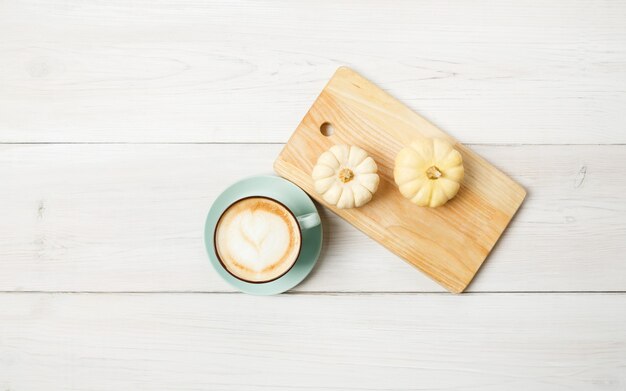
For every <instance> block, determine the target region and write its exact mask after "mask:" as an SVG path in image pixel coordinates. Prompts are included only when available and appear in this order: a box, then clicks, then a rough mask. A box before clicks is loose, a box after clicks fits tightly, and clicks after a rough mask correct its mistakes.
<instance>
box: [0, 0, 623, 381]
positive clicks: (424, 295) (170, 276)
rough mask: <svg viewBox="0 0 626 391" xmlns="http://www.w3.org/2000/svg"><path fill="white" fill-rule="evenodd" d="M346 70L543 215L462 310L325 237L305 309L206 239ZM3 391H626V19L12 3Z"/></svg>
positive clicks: (369, 6) (236, 5) (494, 7)
mask: <svg viewBox="0 0 626 391" xmlns="http://www.w3.org/2000/svg"><path fill="white" fill-rule="evenodd" d="M340 65H349V66H351V67H353V68H355V69H356V70H357V71H359V72H361V73H362V74H364V75H365V76H366V77H368V78H370V79H371V80H373V81H374V82H375V83H377V84H378V85H380V86H381V87H383V88H384V89H386V90H388V91H389V92H390V93H391V94H392V95H394V96H396V97H397V98H399V99H400V100H402V101H403V102H405V103H406V104H408V105H409V106H410V107H411V108H413V109H415V110H417V111H418V112H420V113H421V114H422V115H424V116H426V117H427V118H429V119H430V120H432V121H433V122H435V123H436V124H437V125H438V126H440V127H441V128H442V129H445V130H446V131H447V132H449V133H450V134H451V135H453V136H454V137H456V138H458V139H459V140H461V141H463V142H465V143H467V144H469V145H470V146H471V147H472V148H473V149H475V150H476V151H477V152H478V153H480V154H481V155H483V156H484V157H485V158H487V159H488V160H489V161H491V162H492V163H493V164H494V165H496V166H497V167H499V168H501V169H502V170H504V171H505V172H506V173H508V174H509V175H511V176H512V177H514V178H515V179H516V180H518V181H519V182H520V183H521V184H522V185H523V186H524V187H526V189H527V190H528V193H529V194H528V197H527V200H526V202H525V204H524V205H523V207H522V209H521V210H520V212H519V213H518V214H517V216H516V217H515V219H514V220H513V222H512V224H511V226H510V227H509V229H508V230H507V231H506V233H505V235H504V236H503V237H502V239H501V240H500V242H499V244H498V245H497V247H496V249H495V251H494V252H493V253H492V255H491V256H490V257H489V258H488V260H487V261H486V263H485V264H484V266H483V268H482V270H481V271H480V273H479V275H478V276H477V278H476V280H475V281H474V283H473V284H472V285H471V286H470V289H469V293H466V294H463V295H459V296H454V295H451V294H448V293H445V292H443V290H442V289H441V288H440V287H438V286H437V285H436V284H434V283H433V282H431V281H429V280H428V279H427V278H426V277H424V276H423V275H421V274H420V273H419V272H417V271H415V270H413V269H412V268H411V267H410V266H408V265H406V264H404V263H403V262H402V261H400V260H399V259H398V258H396V257H395V256H394V255H392V254H390V253H388V252H387V251H386V250H384V249H383V248H382V247H381V246H379V245H378V244H376V243H374V242H372V241H370V240H368V239H367V238H366V237H365V236H364V235H363V234H361V233H360V232H358V231H357V230H355V229H354V228H352V227H351V226H349V225H348V224H346V223H345V222H343V221H342V220H340V219H339V218H337V217H335V216H334V215H332V214H330V213H329V212H324V213H323V220H324V224H325V241H326V244H325V247H324V251H323V254H322V257H321V259H320V261H319V263H318V266H317V267H316V269H315V270H314V272H313V273H312V274H311V275H310V276H309V278H308V279H307V280H306V281H305V282H304V283H302V284H301V285H300V286H298V287H297V288H296V289H294V290H293V291H292V292H289V293H288V294H284V295H281V296H277V297H252V296H247V295H244V294H240V293H236V292H233V290H232V289H231V288H230V287H229V286H228V285H226V284H225V283H224V282H223V281H221V280H220V279H219V278H218V276H217V275H216V274H215V273H214V272H213V270H212V269H211V268H210V265H209V262H208V260H207V257H206V255H205V253H204V248H203V244H202V237H201V234H202V228H203V222H204V218H205V214H206V212H207V210H208V208H209V206H210V204H211V202H212V200H213V199H214V198H215V197H216V196H217V194H219V192H220V191H221V190H222V189H223V188H224V187H226V186H227V185H228V184H230V183H232V182H234V181H235V180H237V179H239V178H241V177H244V176H248V175H252V174H258V173H267V172H270V171H271V167H272V162H273V160H274V158H275V157H276V155H277V153H278V152H279V150H280V149H281V146H282V143H284V142H285V141H286V140H287V138H288V137H289V135H290V133H291V132H292V131H293V129H294V128H295V127H296V125H297V123H298V122H299V120H300V119H301V117H302V116H303V115H304V113H305V112H306V110H307V109H308V107H309V106H310V104H311V103H312V101H313V100H314V98H315V97H316V95H317V93H318V92H319V91H320V90H321V88H322V87H323V85H324V84H325V82H326V80H327V79H328V78H329V77H330V76H331V75H332V73H333V71H334V70H335V69H336V68H337V67H338V66H340ZM0 143H2V144H1V145H0V291H1V293H0V390H2V391H9V390H10V391H30V390H46V391H49V390H89V391H97V390H116V391H118V390H317V389H324V390H370V389H371V390H373V389H385V390H427V389H437V390H481V391H484V390H625V389H626V257H625V256H624V253H625V252H626V179H625V173H626V3H624V2H593V1H574V2H570V1H551V2H541V1H536V2H534V1H505V2H491V1H482V0H479V1H472V2H463V1H453V2H441V1H422V2H413V1H402V2H393V3H390V2H386V1H366V2H362V3H359V2H356V1H355V2H336V1H326V0H322V1H304V2H289V1H275V0H269V1H265V2H263V3H258V2H249V3H247V2H224V3H219V4H218V3H212V2H205V1H201V0H184V1H174V0H172V1H152V0H139V1H126V0H111V1H96V0H86V1H79V0H50V1H31V0H24V1H18V0H16V1H13V0H9V1H4V2H0Z"/></svg>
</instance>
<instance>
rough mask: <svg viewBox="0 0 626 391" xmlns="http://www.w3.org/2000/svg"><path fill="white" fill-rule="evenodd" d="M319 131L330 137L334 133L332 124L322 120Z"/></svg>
mask: <svg viewBox="0 0 626 391" xmlns="http://www.w3.org/2000/svg"><path fill="white" fill-rule="evenodd" d="M320 132H321V133H322V134H323V135H324V136H326V137H330V136H332V135H333V133H335V128H334V127H333V124H331V123H330V122H324V123H323V124H322V126H320Z"/></svg>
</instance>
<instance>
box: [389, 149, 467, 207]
mask: <svg viewBox="0 0 626 391" xmlns="http://www.w3.org/2000/svg"><path fill="white" fill-rule="evenodd" d="M464 174H465V171H464V169H463V158H462V157H461V154H460V153H459V151H457V150H456V149H454V148H453V147H452V144H450V143H449V142H448V141H446V140H444V139H439V138H424V139H418V140H415V141H413V142H412V143H411V144H409V145H408V146H407V147H406V148H404V149H402V150H401V151H400V152H399V153H398V155H397V156H396V164H395V169H394V171H393V176H394V179H395V181H396V184H397V185H398V187H399V189H400V193H402V195H403V196H405V197H406V198H408V199H409V200H410V201H411V202H413V203H415V204H417V205H420V206H429V207H431V208H434V207H437V206H441V205H443V204H445V203H446V202H448V200H450V199H452V198H453V197H454V196H455V195H456V193H457V192H458V191H459V188H460V187H461V181H462V180H463V176H464Z"/></svg>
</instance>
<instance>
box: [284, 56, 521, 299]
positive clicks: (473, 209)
mask: <svg viewBox="0 0 626 391" xmlns="http://www.w3.org/2000/svg"><path fill="white" fill-rule="evenodd" d="M325 124H331V125H332V126H333V127H334V133H333V134H332V135H324V134H322V131H321V130H322V127H323V126H324V125H325ZM418 137H421V138H424V137H438V138H444V139H447V140H448V141H449V142H450V143H452V144H453V145H454V147H455V149H456V150H458V151H459V152H460V153H461V155H462V156H463V166H464V168H465V178H464V179H463V183H462V184H461V189H460V190H459V193H458V194H457V195H456V197H455V198H454V199H453V200H451V201H449V202H448V203H447V204H445V205H443V206H441V207H439V208H424V207H419V206H417V205H414V204H412V203H411V202H408V200H406V199H405V198H404V197H403V196H402V195H401V194H400V192H399V191H398V190H397V186H396V185H395V183H394V177H393V170H394V160H395V157H396V155H397V154H398V153H399V152H400V150H401V149H402V148H404V147H405V146H407V145H409V143H411V142H412V141H414V140H415V139H416V138H418ZM333 145H356V146H358V147H360V148H363V149H364V150H365V151H367V153H368V154H369V155H370V156H371V157H373V158H374V160H375V161H376V164H377V165H378V175H379V176H380V185H379V186H378V191H377V193H376V194H375V196H374V198H373V199H372V201H371V202H369V203H368V204H367V205H364V206H362V207H360V208H352V209H339V208H336V207H335V206H334V205H329V204H328V202H326V201H325V200H324V199H323V197H321V196H320V194H318V193H317V192H316V191H315V187H314V184H313V179H312V178H311V173H312V172H313V166H314V165H315V163H316V162H317V159H318V157H319V156H320V155H321V154H322V153H324V152H325V151H327V150H328V149H329V148H330V147H332V146H333ZM274 170H275V171H276V172H277V173H278V174H279V175H280V176H282V177H284V178H287V179H289V180H290V181H292V182H294V183H295V184H296V185H298V186H300V187H301V188H302V189H303V190H304V191H306V192H307V193H308V194H309V195H310V196H311V197H312V198H313V199H315V200H316V201H317V202H319V203H320V204H322V205H324V206H325V207H327V208H329V209H330V210H331V211H333V212H334V213H336V214H337V215H339V216H340V217H342V218H343V219H344V220H346V221H347V222H349V223H350V224H352V225H354V226H355V227H356V228H358V229H359V230H361V231H363V232H364V233H365V234H366V235H368V236H369V237H370V238H372V239H374V240H376V241H377V242H379V243H380V244H382V245H383V246H385V247H386V248H387V249H389V251H391V252H393V253H394V254H396V255H398V256H399V257H400V258H402V259H404V260H405V261H406V262H408V263H409V264H411V265H412V266H415V267H416V268H417V269H419V270H421V271H422V272H423V273H424V274H426V275H427V276H428V277H430V278H432V279H433V280H435V281H436V282H437V283H439V284H440V285H441V286H443V287H444V288H446V289H448V290H449V291H450V292H453V293H461V292H463V291H464V290H465V289H466V288H467V286H468V285H469V283H470V282H471V281H472V279H473V278H474V276H475V275H476V273H477V272H478V269H479V268H480V266H481V265H482V263H483V261H484V260H485V258H486V257H487V256H488V255H489V252H490V251H491V249H492V248H493V246H494V245H495V243H496V242H497V241H498V239H499V238H500V235H502V233H503V232H504V229H505V228H506V226H507V225H508V224H509V222H510V221H511V219H512V218H513V215H514V214H515V212H516V211H517V209H518V208H519V207H520V205H521V203H522V201H523V200H524V197H526V191H525V190H524V189H523V188H522V187H521V186H520V185H519V184H518V183H516V182H515V181H513V180H512V179H511V178H509V177H507V176H506V175H505V174H503V173H502V172H501V171H499V170H498V169H497V168H495V167H494V166H492V165H491V164H489V163H488V162H487V161H485V160H484V159H483V158H481V157H480V156H479V155H477V154H476V153H475V152H473V151H472V150H471V149H469V148H467V147H465V146H464V145H462V144H461V143H459V142H457V141H456V140H454V139H453V138H451V137H450V136H449V135H448V134H446V133H445V132H443V131H442V130H440V129H438V128H437V127H436V126H434V125H433V124H431V123H430V122H428V121H427V120H426V119H424V118H423V117H421V116H420V115H419V114H417V113H415V112H412V111H411V110H410V109H409V108H408V107H406V106H405V105H403V104H402V103H401V102H399V101H397V100H395V99H394V98H393V97H391V96H389V95H388V94H386V93H385V92H384V91H382V90H381V89H380V88H378V87H377V86H376V85H374V84H372V83H371V82H369V81H368V80H366V79H364V78H363V77H362V76H361V75H359V74H357V73H356V72H354V71H353V70H352V69H349V68H347V67H341V68H339V69H338V70H337V72H335V74H334V75H333V77H332V78H331V79H330V81H329V82H328V84H327V85H326V87H324V89H323V90H322V92H321V94H320V95H319V97H318V98H317V99H316V100H315V103H313V106H311V109H310V110H309V111H308V113H307V114H306V115H305V117H304V119H303V120H302V122H301V123H300V125H299V126H298V127H297V128H296V130H295V131H294V133H293V135H292V136H291V137H290V138H289V141H288V142H287V144H286V145H285V147H284V148H283V150H282V152H281V153H280V155H279V156H278V158H277V159H276V161H275V162H274Z"/></svg>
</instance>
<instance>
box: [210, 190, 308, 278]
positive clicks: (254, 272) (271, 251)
mask: <svg viewBox="0 0 626 391" xmlns="http://www.w3.org/2000/svg"><path fill="white" fill-rule="evenodd" d="M298 229H299V228H298V225H297V222H296V220H295V219H294V217H293V216H292V215H291V214H290V213H289V212H288V211H287V210H285V208H284V207H282V206H281V205H279V204H278V203H276V202H274V201H271V200H268V199H264V198H250V199H246V200H242V201H239V202H238V203H236V204H235V205H233V206H231V207H230V208H229V209H228V210H227V211H226V213H225V214H224V215H223V216H222V218H221V220H220V223H219V226H218V227H217V234H216V247H217V251H218V253H219V256H220V259H221V260H222V263H223V264H224V266H226V268H227V269H228V270H229V271H230V272H231V273H233V274H235V275H236V276H237V277H239V278H242V279H244V280H249V281H257V282H258V281H268V280H271V279H274V278H276V277H279V276H280V275H282V274H283V273H285V272H286V271H287V270H288V269H289V268H290V267H291V265H292V264H293V262H294V261H295V258H296V257H297V256H298V253H299V251H300V234H299V232H298Z"/></svg>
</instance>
